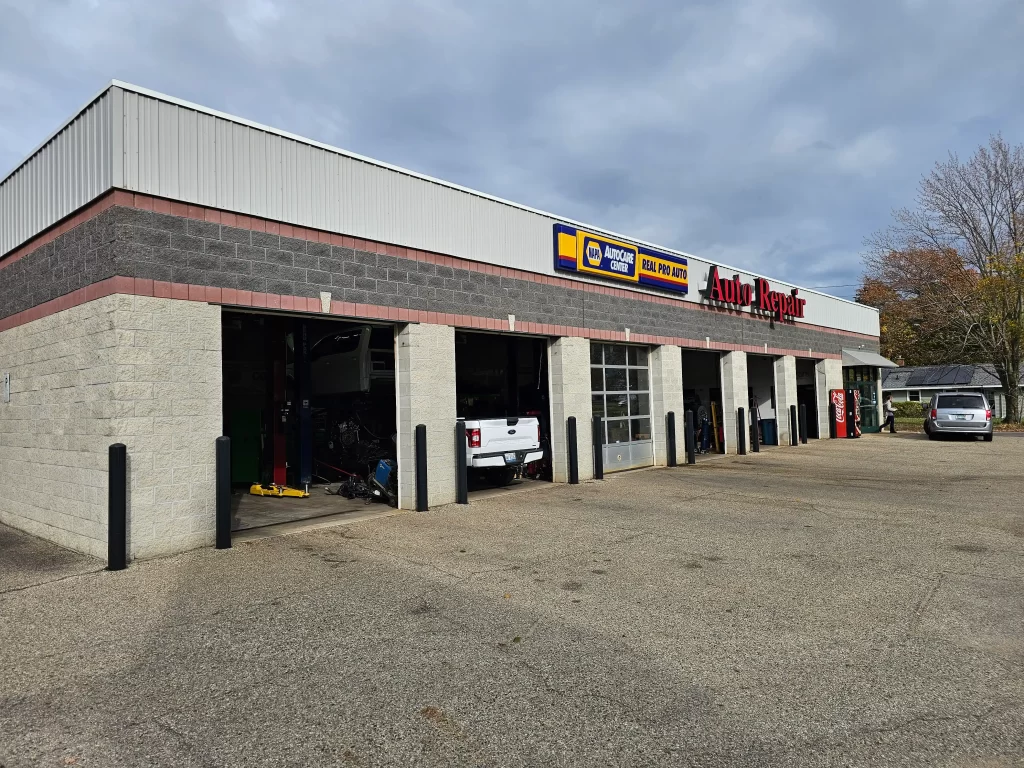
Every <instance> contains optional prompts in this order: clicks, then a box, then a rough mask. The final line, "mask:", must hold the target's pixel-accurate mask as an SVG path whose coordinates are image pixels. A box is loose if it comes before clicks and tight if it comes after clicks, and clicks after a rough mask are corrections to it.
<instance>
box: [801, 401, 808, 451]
mask: <svg viewBox="0 0 1024 768" xmlns="http://www.w3.org/2000/svg"><path fill="white" fill-rule="evenodd" d="M800 442H801V443H803V444H804V445H807V403H800Z"/></svg>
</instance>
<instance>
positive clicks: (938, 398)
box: [924, 392, 992, 442]
mask: <svg viewBox="0 0 1024 768" xmlns="http://www.w3.org/2000/svg"><path fill="white" fill-rule="evenodd" d="M924 431H925V434H927V435H928V439H929V440H935V439H936V438H937V437H940V436H942V435H980V436H981V437H983V438H984V439H985V440H986V441H987V442H988V441H991V440H992V408H991V406H989V404H988V401H987V400H986V399H985V395H983V394H982V393H981V392H939V393H938V394H935V395H932V399H931V402H929V403H928V407H927V408H926V409H925V415H924Z"/></svg>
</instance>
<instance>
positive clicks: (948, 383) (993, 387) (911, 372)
mask: <svg viewBox="0 0 1024 768" xmlns="http://www.w3.org/2000/svg"><path fill="white" fill-rule="evenodd" d="M1018 384H1019V385H1020V386H1021V387H1024V376H1021V377H1020V379H1019V380H1018ZM957 390H963V391H965V392H966V391H970V392H982V393H984V395H985V398H986V399H987V400H988V402H989V405H991V406H992V411H993V415H995V416H996V417H997V418H1003V417H1004V416H1005V415H1006V397H1005V395H1004V392H1003V385H1002V384H1001V383H1000V382H999V377H998V376H996V371H995V367H994V366H992V365H987V364H986V365H922V366H916V367H905V368H888V369H886V370H885V371H883V373H882V394H883V396H885V395H890V394H891V395H892V399H893V400H894V401H896V402H900V401H906V400H910V401H912V402H921V403H927V402H928V401H929V400H931V399H932V395H934V394H935V393H936V392H955V391H957Z"/></svg>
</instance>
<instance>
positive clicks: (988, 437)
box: [983, 435, 992, 443]
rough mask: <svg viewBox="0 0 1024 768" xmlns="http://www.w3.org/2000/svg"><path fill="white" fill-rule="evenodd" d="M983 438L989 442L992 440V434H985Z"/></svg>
mask: <svg viewBox="0 0 1024 768" xmlns="http://www.w3.org/2000/svg"><path fill="white" fill-rule="evenodd" d="M983 439H984V440H985V442H986V443H991V442H992V435H985V436H984V437H983Z"/></svg>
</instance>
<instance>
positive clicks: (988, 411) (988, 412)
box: [985, 408, 992, 421]
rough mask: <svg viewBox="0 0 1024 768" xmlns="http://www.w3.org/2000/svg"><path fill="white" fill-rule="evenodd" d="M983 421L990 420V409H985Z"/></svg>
mask: <svg viewBox="0 0 1024 768" xmlns="http://www.w3.org/2000/svg"><path fill="white" fill-rule="evenodd" d="M985 421H992V409H991V408H989V409H988V410H987V411H985Z"/></svg>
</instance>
